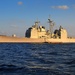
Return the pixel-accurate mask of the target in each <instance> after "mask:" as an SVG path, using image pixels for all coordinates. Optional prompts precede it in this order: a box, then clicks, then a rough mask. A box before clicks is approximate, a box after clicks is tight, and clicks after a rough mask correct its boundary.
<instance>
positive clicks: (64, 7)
mask: <svg viewBox="0 0 75 75" xmlns="http://www.w3.org/2000/svg"><path fill="white" fill-rule="evenodd" d="M51 8H53V9H63V10H67V9H69V7H68V6H67V5H62V6H52V7H51Z"/></svg>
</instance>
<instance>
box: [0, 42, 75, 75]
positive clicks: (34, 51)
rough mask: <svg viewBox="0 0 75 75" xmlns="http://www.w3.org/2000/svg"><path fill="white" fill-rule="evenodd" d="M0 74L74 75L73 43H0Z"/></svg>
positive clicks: (74, 52) (74, 51)
mask: <svg viewBox="0 0 75 75" xmlns="http://www.w3.org/2000/svg"><path fill="white" fill-rule="evenodd" d="M0 75H75V44H47V43H43V44H25V43H21V44H20V43H19V44H18V43H16V44H14V43H13V44H12V43H10V44H8V43H4V44H0Z"/></svg>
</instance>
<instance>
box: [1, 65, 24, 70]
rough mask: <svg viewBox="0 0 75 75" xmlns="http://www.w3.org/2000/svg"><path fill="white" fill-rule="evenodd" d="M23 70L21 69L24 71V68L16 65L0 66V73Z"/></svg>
mask: <svg viewBox="0 0 75 75" xmlns="http://www.w3.org/2000/svg"><path fill="white" fill-rule="evenodd" d="M19 69H20V70H21V69H24V67H19V66H16V65H12V64H8V65H7V64H2V65H0V71H4V70H8V71H9V70H10V71H13V70H14V71H15V70H19Z"/></svg>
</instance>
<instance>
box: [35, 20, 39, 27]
mask: <svg viewBox="0 0 75 75" xmlns="http://www.w3.org/2000/svg"><path fill="white" fill-rule="evenodd" d="M39 23H40V21H38V19H37V21H36V22H35V27H36V28H38V24H39Z"/></svg>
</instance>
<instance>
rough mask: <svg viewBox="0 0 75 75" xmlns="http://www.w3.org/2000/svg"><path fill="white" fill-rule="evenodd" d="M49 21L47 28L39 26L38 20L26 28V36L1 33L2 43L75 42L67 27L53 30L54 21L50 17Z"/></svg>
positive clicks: (0, 39)
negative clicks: (69, 35)
mask: <svg viewBox="0 0 75 75" xmlns="http://www.w3.org/2000/svg"><path fill="white" fill-rule="evenodd" d="M48 23H49V29H48V30H46V28H45V27H44V26H39V21H36V22H35V24H34V25H33V26H32V27H30V28H28V29H27V30H26V33H25V37H17V36H16V35H12V36H2V35H1V36H0V43H4V42H8V43H10V42H12V43H21V42H22V43H75V38H73V37H68V35H67V31H66V29H64V28H63V27H62V26H60V27H59V29H56V30H54V32H53V26H54V25H55V24H54V22H53V21H52V20H51V19H50V18H49V19H48Z"/></svg>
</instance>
